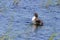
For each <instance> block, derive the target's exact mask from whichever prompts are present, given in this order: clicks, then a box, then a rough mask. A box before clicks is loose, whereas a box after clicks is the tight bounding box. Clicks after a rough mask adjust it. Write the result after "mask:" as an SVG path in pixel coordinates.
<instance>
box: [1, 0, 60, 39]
mask: <svg viewBox="0 0 60 40" xmlns="http://www.w3.org/2000/svg"><path fill="white" fill-rule="evenodd" d="M17 2H18V3H17ZM17 2H14V1H12V0H0V40H48V39H49V38H50V36H51V35H52V34H53V33H56V34H57V36H56V37H55V38H54V40H59V38H60V6H56V5H52V6H48V7H46V6H45V4H46V1H44V0H18V1H17ZM35 12H37V13H38V14H39V18H40V19H41V20H42V21H43V23H44V26H39V27H38V28H35V26H34V25H31V18H32V17H33V14H34V13H35Z"/></svg>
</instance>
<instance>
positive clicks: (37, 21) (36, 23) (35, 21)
mask: <svg viewBox="0 0 60 40" xmlns="http://www.w3.org/2000/svg"><path fill="white" fill-rule="evenodd" d="M32 23H33V24H35V25H40V26H43V22H42V21H41V20H40V19H39V18H38V14H37V13H34V16H33V17H32Z"/></svg>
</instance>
